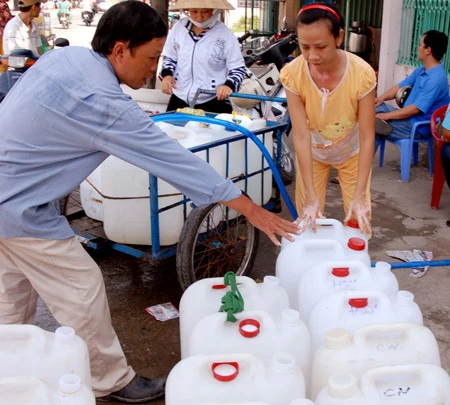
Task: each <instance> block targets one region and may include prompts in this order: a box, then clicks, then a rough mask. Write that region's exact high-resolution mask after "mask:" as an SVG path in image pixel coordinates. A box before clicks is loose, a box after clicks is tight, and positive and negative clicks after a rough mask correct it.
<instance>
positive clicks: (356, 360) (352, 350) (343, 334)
mask: <svg viewBox="0 0 450 405" xmlns="http://www.w3.org/2000/svg"><path fill="white" fill-rule="evenodd" d="M404 364H432V365H434V366H438V367H440V365H441V361H440V356H439V348H438V344H437V342H436V338H435V337H434V335H433V333H432V332H431V331H430V330H429V329H428V328H426V327H425V326H421V325H417V324H413V323H391V324H372V325H366V326H362V327H361V328H359V329H358V330H357V331H356V332H355V333H354V335H353V336H352V334H351V333H350V332H349V331H348V330H346V329H342V328H341V329H330V330H329V331H328V332H327V334H326V336H325V343H324V345H323V346H321V347H320V348H319V349H318V350H317V351H316V353H315V355H314V360H313V366H312V379H311V398H313V399H315V398H316V396H317V394H318V393H319V391H320V390H321V389H322V388H323V387H325V386H326V385H327V381H328V379H329V377H330V376H331V375H332V374H334V373H342V372H349V373H351V374H352V375H354V376H355V377H356V378H361V377H362V375H363V374H364V373H365V372H366V371H368V370H369V369H371V368H374V367H381V366H395V365H404Z"/></svg>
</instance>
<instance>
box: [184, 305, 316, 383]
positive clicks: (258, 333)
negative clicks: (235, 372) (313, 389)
mask: <svg viewBox="0 0 450 405" xmlns="http://www.w3.org/2000/svg"><path fill="white" fill-rule="evenodd" d="M235 317H236V318H237V321H236V322H228V321H227V314H226V313H223V312H218V313H214V314H211V315H208V316H206V317H204V318H203V319H201V320H200V321H199V322H198V323H197V324H196V325H195V326H194V329H193V330H192V333H191V335H190V339H189V343H188V345H187V347H188V350H187V353H185V355H186V357H187V356H192V355H197V354H226V353H250V354H254V355H255V356H258V357H259V358H263V359H264V358H268V357H271V356H272V355H274V354H275V353H278V352H286V353H290V354H292V356H294V358H295V361H296V363H297V364H299V365H300V367H301V369H302V372H303V376H304V377H305V381H306V382H309V380H310V374H311V356H310V352H311V351H310V341H309V331H308V328H307V327H306V325H305V323H304V322H302V321H301V320H300V316H299V313H298V312H297V311H296V310H294V309H289V308H287V309H284V310H283V311H282V313H281V316H280V317H276V318H275V317H273V316H272V315H270V314H269V313H267V312H265V311H242V312H239V313H237V314H235Z"/></svg>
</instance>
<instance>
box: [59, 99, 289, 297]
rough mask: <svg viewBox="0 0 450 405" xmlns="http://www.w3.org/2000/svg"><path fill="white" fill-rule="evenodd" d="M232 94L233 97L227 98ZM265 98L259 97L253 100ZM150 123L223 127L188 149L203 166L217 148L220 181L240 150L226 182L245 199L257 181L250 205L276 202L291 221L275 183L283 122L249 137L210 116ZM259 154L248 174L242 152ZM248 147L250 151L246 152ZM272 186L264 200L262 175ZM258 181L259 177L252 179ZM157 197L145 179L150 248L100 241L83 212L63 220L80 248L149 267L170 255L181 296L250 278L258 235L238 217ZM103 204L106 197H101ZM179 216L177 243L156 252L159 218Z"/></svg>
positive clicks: (153, 181) (165, 116) (172, 116)
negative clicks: (239, 162)
mask: <svg viewBox="0 0 450 405" xmlns="http://www.w3.org/2000/svg"><path fill="white" fill-rule="evenodd" d="M235 94H236V93H234V94H233V96H234V95H235ZM256 97H260V98H261V97H262V98H263V97H265V96H256ZM152 119H153V121H155V122H156V123H158V122H165V123H172V124H175V125H180V126H181V125H183V124H185V123H186V122H188V121H196V122H200V123H203V124H204V125H220V126H223V127H224V128H225V129H226V130H227V131H229V133H230V135H229V136H227V137H225V138H222V139H214V140H212V141H210V142H207V143H205V144H202V145H199V146H194V147H192V148H190V150H191V151H192V152H193V153H196V152H202V153H203V156H204V157H205V160H206V161H208V162H209V163H211V162H210V160H209V159H210V152H211V151H212V149H213V148H217V147H220V148H221V150H222V151H224V153H225V156H226V159H225V162H226V167H225V175H226V177H230V176H229V173H230V172H231V171H232V167H231V160H232V156H231V152H230V151H231V150H232V149H233V145H236V143H237V142H240V145H243V147H244V148H245V162H244V164H243V168H244V170H243V171H242V173H240V174H239V175H238V176H234V177H231V178H232V180H233V181H234V182H235V183H238V186H239V187H240V188H241V189H242V191H243V192H245V193H247V194H249V191H250V190H249V184H250V183H251V182H253V184H254V183H255V181H254V180H252V179H260V185H259V180H258V181H257V183H258V193H259V192H260V193H261V196H259V195H257V196H256V197H255V196H251V197H252V198H253V199H256V200H258V201H262V202H263V203H262V204H261V205H262V206H263V207H264V208H266V209H268V210H271V211H273V212H280V211H281V199H283V201H284V202H285V204H286V206H287V208H288V210H289V212H290V213H291V215H292V217H293V218H294V219H295V218H296V217H297V213H296V210H295V208H294V206H293V204H292V202H291V200H290V198H289V195H288V193H287V191H286V188H285V186H284V185H283V182H282V180H281V177H280V174H279V171H278V169H277V165H278V166H279V165H280V159H279V156H281V141H280V139H281V136H282V134H283V132H284V131H285V130H286V127H287V126H288V124H289V123H288V121H282V122H269V121H267V122H266V126H265V127H263V128H260V129H258V130H255V131H253V132H251V131H249V130H248V129H246V128H244V127H243V126H241V125H238V124H236V123H234V122H229V121H225V120H220V119H216V118H215V114H210V113H206V115H205V116H197V115H192V114H185V113H175V112H171V113H162V114H158V115H154V116H153V117H152ZM272 133H275V135H276V137H277V139H278V143H277V145H278V150H277V153H276V156H275V157H274V159H272V156H271V153H270V152H269V151H268V149H267V148H266V147H265V145H264V142H265V139H266V137H272V136H273V135H272ZM252 144H254V145H256V147H257V148H258V149H259V150H260V151H261V158H260V162H261V164H260V165H259V167H258V169H257V170H254V171H252V170H250V168H249V166H250V165H249V162H248V153H247V152H248V150H249V148H250V147H252V148H253V150H254V149H255V147H254V145H252ZM251 145H252V146H251ZM270 172H271V175H272V176H273V182H272V180H271V181H270V186H269V187H270V199H268V201H265V200H264V195H266V196H267V193H268V190H267V187H268V185H267V181H264V174H266V173H270ZM258 176H259V177H258ZM266 177H267V176H266ZM161 197H162V196H161V195H158V179H157V178H156V177H155V176H153V175H151V174H149V193H148V201H149V205H150V229H149V233H150V235H151V246H142V245H130V244H126V243H118V242H114V241H112V240H110V239H108V237H107V236H106V235H105V233H104V231H103V227H102V223H101V222H99V221H95V220H93V219H91V218H88V217H87V216H85V215H83V211H80V212H76V213H75V214H73V215H68V220H69V223H70V225H71V227H72V229H73V231H74V232H75V234H76V235H77V237H78V239H79V240H80V242H81V243H82V244H84V245H85V246H86V247H89V248H91V249H104V248H112V249H114V250H117V251H120V252H123V253H126V254H128V255H131V256H134V257H136V258H142V259H144V260H146V261H148V262H150V263H151V264H157V263H158V262H160V261H162V260H164V259H167V258H169V257H173V256H174V255H176V271H177V276H178V280H179V283H180V286H181V288H182V289H183V290H184V289H186V288H187V287H188V286H189V285H190V284H192V283H193V282H195V281H196V280H198V279H201V278H205V277H220V276H223V275H224V274H225V273H226V272H228V271H233V272H235V273H236V274H237V275H246V274H248V273H249V272H250V270H251V267H252V264H253V261H254V259H255V255H256V249H257V245H258V238H259V231H258V230H257V229H256V228H255V227H254V226H253V225H252V224H250V222H249V221H248V220H247V219H246V218H245V217H244V216H242V215H240V214H239V213H237V212H235V211H233V210H232V209H230V208H227V207H225V206H223V205H221V204H218V203H216V204H211V205H209V206H205V207H194V206H193V204H192V202H191V201H190V200H189V198H188V197H187V196H184V195H181V193H180V198H179V200H178V201H177V202H176V203H174V204H171V205H168V206H167V205H166V206H164V207H160V201H159V200H160V198H161ZM104 198H108V196H104ZM180 207H181V209H182V211H183V219H184V223H183V224H182V230H181V233H180V236H179V238H178V243H175V244H172V245H169V246H162V245H161V238H160V236H161V231H162V230H163V229H162V228H160V217H161V216H162V215H163V213H164V212H166V211H168V212H170V210H175V209H177V210H180Z"/></svg>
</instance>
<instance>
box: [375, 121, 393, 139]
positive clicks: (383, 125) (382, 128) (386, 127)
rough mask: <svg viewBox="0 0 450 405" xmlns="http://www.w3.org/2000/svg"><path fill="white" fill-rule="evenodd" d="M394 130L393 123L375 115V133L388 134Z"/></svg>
mask: <svg viewBox="0 0 450 405" xmlns="http://www.w3.org/2000/svg"><path fill="white" fill-rule="evenodd" d="M391 132H392V125H391V124H389V123H387V122H386V121H384V120H382V119H380V118H378V117H375V133H376V134H377V135H383V136H388V135H390V133H391Z"/></svg>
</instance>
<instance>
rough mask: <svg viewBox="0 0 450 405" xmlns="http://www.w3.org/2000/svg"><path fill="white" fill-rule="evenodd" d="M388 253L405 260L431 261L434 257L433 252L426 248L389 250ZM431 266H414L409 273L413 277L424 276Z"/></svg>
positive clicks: (390, 255)
mask: <svg viewBox="0 0 450 405" xmlns="http://www.w3.org/2000/svg"><path fill="white" fill-rule="evenodd" d="M386 254H387V255H388V256H389V257H393V258H396V259H400V260H402V261H404V262H423V261H430V260H432V259H433V252H429V251H426V250H419V249H414V250H388V251H386ZM429 268H430V266H425V267H414V268H413V269H412V271H411V273H410V274H409V275H410V276H411V277H423V276H424V275H425V273H426V272H427V271H428V269H429Z"/></svg>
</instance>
